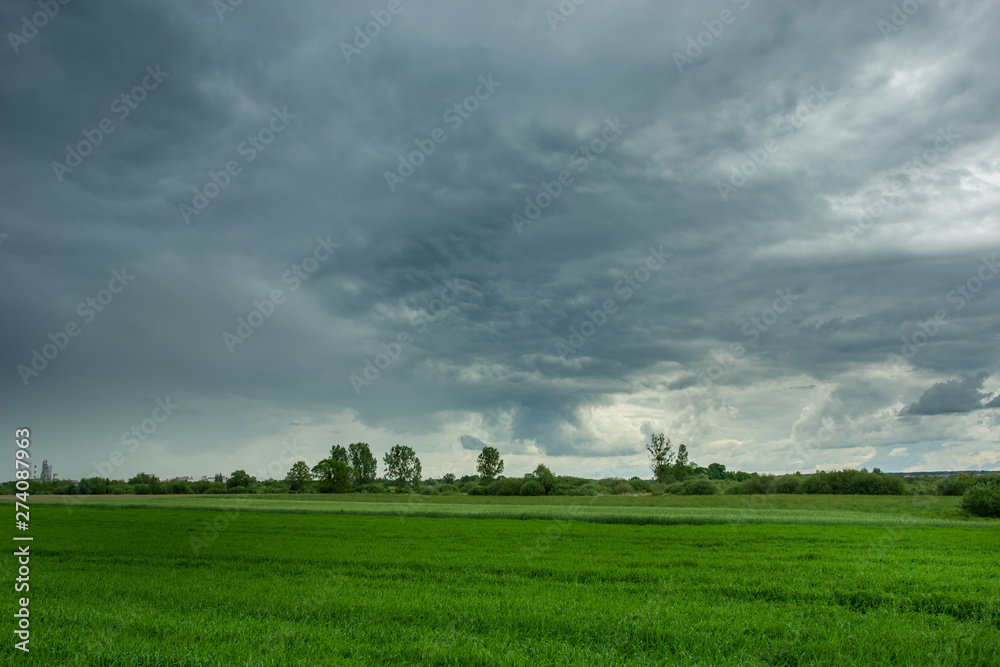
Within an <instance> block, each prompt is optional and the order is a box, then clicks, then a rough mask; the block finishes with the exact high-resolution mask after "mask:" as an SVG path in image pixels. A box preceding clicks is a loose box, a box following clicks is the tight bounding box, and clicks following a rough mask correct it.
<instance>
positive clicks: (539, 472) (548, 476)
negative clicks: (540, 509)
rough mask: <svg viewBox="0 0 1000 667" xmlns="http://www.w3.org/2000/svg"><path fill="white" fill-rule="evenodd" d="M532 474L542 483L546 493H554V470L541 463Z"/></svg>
mask: <svg viewBox="0 0 1000 667" xmlns="http://www.w3.org/2000/svg"><path fill="white" fill-rule="evenodd" d="M531 476H532V477H533V478H534V479H535V480H536V481H537V482H538V483H539V484H541V485H542V488H543V489H545V493H547V494H548V493H552V487H554V486H555V485H556V476H555V475H553V474H552V471H551V470H549V469H548V467H546V466H545V465H543V464H541V463H539V464H538V467H537V468H535V472H533V473H531ZM522 490H523V489H522ZM522 495H524V494H522Z"/></svg>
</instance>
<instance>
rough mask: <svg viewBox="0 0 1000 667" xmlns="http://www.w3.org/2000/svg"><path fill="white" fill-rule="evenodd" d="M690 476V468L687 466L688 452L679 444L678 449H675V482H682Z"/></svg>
mask: <svg viewBox="0 0 1000 667" xmlns="http://www.w3.org/2000/svg"><path fill="white" fill-rule="evenodd" d="M690 474H691V468H690V466H688V450H687V447H686V446H685V445H684V444H683V443H681V445H680V447H678V448H677V458H676V459H674V477H676V478H677V481H679V482H683V481H684V480H685V479H687V478H688V476H689V475H690Z"/></svg>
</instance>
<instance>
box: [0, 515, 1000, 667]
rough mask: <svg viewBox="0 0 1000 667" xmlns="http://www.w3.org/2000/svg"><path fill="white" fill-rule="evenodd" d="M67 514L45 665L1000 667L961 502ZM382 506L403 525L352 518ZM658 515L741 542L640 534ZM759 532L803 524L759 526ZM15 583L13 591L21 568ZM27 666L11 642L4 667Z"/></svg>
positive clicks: (45, 588)
mask: <svg viewBox="0 0 1000 667" xmlns="http://www.w3.org/2000/svg"><path fill="white" fill-rule="evenodd" d="M326 499H329V496H327V498H326ZM36 500H40V498H36ZM45 500H46V501H47V502H44V503H43V502H35V503H34V505H33V506H32V514H33V516H32V532H33V535H34V542H33V543H32V554H33V558H32V572H31V575H32V579H31V595H32V606H31V614H32V617H33V619H34V623H33V633H32V655H31V661H32V662H33V663H34V664H39V665H52V666H55V665H88V666H89V665H143V666H147V665H148V666H154V665H164V666H166V665H178V666H180V665H185V666H194V665H339V664H344V665H349V664H365V665H381V664H432V665H528V664H530V665H546V664H587V665H648V664H659V665H814V664H815V665H888V664H891V665H996V664H1000V658H998V657H997V646H1000V555H998V554H1000V530H998V528H1000V522H998V521H963V520H960V519H958V518H957V517H951V518H949V513H951V512H953V507H952V505H951V504H949V503H950V499H939V498H932V499H930V501H931V504H929V505H928V504H924V505H919V506H914V507H911V506H908V505H905V504H903V505H900V504H892V503H886V502H885V501H884V500H882V499H865V500H866V501H869V500H871V501H872V502H871V503H870V504H868V505H867V510H864V509H858V508H857V507H855V508H853V509H851V508H836V507H835V508H833V509H832V510H830V511H829V512H828V513H829V514H830V515H835V516H839V517H840V518H839V519H838V520H837V521H830V522H829V523H839V525H808V524H805V523H794V522H780V521H782V520H781V518H780V513H782V512H785V513H792V514H793V515H795V514H797V513H803V512H804V513H811V517H812V519H813V520H814V521H816V522H817V523H822V522H823V521H822V516H821V514H822V510H820V509H818V508H817V507H801V506H798V507H791V508H781V507H766V506H763V504H762V506H761V507H753V506H751V507H747V506H746V504H745V503H741V502H739V501H741V500H744V499H726V500H725V502H729V503H735V504H733V505H731V506H729V507H726V506H722V505H724V503H722V501H721V500H720V499H719V498H718V497H713V498H711V499H708V500H706V499H685V500H698V501H699V502H700V505H701V506H700V507H695V506H686V507H678V506H673V507H671V506H669V505H666V504H664V505H659V506H646V507H643V506H640V505H639V504H634V505H622V504H620V499H615V503H614V504H607V503H605V504H602V503H601V502H599V501H597V502H593V503H591V502H589V501H590V499H589V498H585V499H579V498H578V499H575V502H576V505H561V504H554V503H534V504H532V503H526V502H524V499H511V501H514V500H517V501H518V502H517V503H514V502H501V503H492V504H490V503H481V502H476V503H468V502H453V501H452V499H441V498H434V499H430V498H428V499H425V502H416V503H412V504H406V503H398V501H397V502H396V503H393V502H389V500H396V499H392V498H391V497H390V498H389V499H379V500H367V501H366V500H364V499H359V498H358V497H353V498H350V499H347V500H337V501H330V502H321V501H320V500H316V499H313V498H294V499H287V500H286V499H282V500H275V499H259V500H258V499H253V500H247V499H237V498H233V497H217V498H197V499H194V498H187V499H182V498H148V497H147V498H145V499H141V498H102V499H100V500H101V501H113V502H106V504H104V506H96V505H87V504H81V503H78V502H69V503H64V502H62V501H61V499H59V498H47V499H45ZM91 500H93V499H88V502H89V501H91ZM477 500H478V499H477ZM605 500H607V499H605ZM625 500H631V501H639V500H643V499H642V498H628V499H625ZM654 500H656V499H654ZM849 500H851V499H846V500H845V502H847V501H849ZM854 500H855V502H857V499H854ZM905 500H907V499H895V502H896V503H902V502H904V501H905ZM909 500H911V501H912V500H913V499H909ZM195 501H197V502H195ZM442 501H443V502H442ZM939 501H948V502H939ZM142 502H145V504H146V505H147V506H145V507H137V506H128V505H136V504H138V503H142ZM880 502H881V503H883V505H881V506H880V505H879V504H878V503H880ZM712 503H722V505H719V504H717V505H712ZM358 504H361V505H363V504H367V506H368V507H369V508H372V511H373V512H381V513H380V514H371V515H362V514H356V513H349V514H338V513H332V512H331V511H330V510H333V511H334V512H335V511H338V508H340V509H343V508H350V509H352V511H353V507H354V505H358ZM399 504H403V505H412V506H415V507H417V508H418V509H420V510H424V509H427V508H445V509H450V510H451V511H466V512H468V514H466V515H464V516H475V511H477V510H482V509H483V508H486V509H488V510H490V511H491V512H493V514H482V515H480V516H502V513H503V512H507V513H508V516H511V517H516V518H518V520H515V519H514V518H479V519H475V520H473V519H469V518H452V517H431V516H421V515H419V514H417V513H415V512H414V513H410V514H406V513H400V512H398V511H397V510H398V508H396V507H394V505H399ZM199 505H200V506H199ZM278 505H285V506H286V507H285V508H284V509H282V508H281V507H279V506H278ZM310 508H312V509H310ZM380 508H381V509H380ZM525 508H527V510H526V509H525ZM529 510H530V511H543V510H544V511H553V510H555V511H567V510H574V511H580V512H584V511H599V512H605V513H607V514H606V515H605V519H606V520H608V521H610V519H611V518H613V517H614V516H615V513H616V512H617V515H618V516H619V517H620V519H619V520H620V521H621V522H620V523H613V522H599V521H596V520H590V521H578V520H567V519H566V518H549V519H540V518H520V517H524V516H526V515H525V512H526V511H529ZM637 510H643V511H651V512H660V513H664V515H665V516H666V515H669V514H670V513H671V512H674V513H677V512H690V511H692V510H701V511H703V512H715V513H717V518H719V517H722V516H726V515H728V516H730V517H736V518H735V519H732V520H733V521H736V522H730V523H715V522H712V521H698V520H697V517H695V518H694V519H693V520H692V521H689V522H687V523H684V522H673V524H672V525H664V524H663V523H657V522H656V521H648V522H641V523H629V521H630V519H629V517H631V516H633V512H634V511H637ZM910 510H912V511H910ZM740 512H742V513H743V514H744V516H743V517H742V518H740V515H739V513H740ZM754 513H757V514H758V515H759V516H758V518H761V516H760V513H765V515H763V516H771V517H774V518H773V520H774V521H779V522H780V523H745V522H744V521H745V519H746V518H747V516H749V515H750V514H754ZM863 517H869V518H872V517H881V518H882V520H883V524H882V525H862V524H864V523H865V521H864V520H862V518H863ZM698 524H701V525H698ZM917 524H926V525H917ZM931 524H936V525H931ZM2 566H3V568H4V570H5V574H6V575H7V576H8V577H9V576H10V574H11V570H12V569H13V568H14V567H15V566H16V563H15V560H14V559H13V558H12V557H11V555H10V554H9V551H8V553H7V554H5V556H4V558H3V560H2ZM4 604H5V605H7V607H5V609H4V613H5V615H7V617H8V618H9V617H10V616H9V614H10V613H12V604H13V603H12V602H11V598H10V596H6V597H5V600H4ZM13 654H14V649H13V648H12V646H11V642H9V641H8V642H6V643H5V644H4V645H3V647H2V649H0V662H2V663H3V664H13V663H14V655H13ZM18 657H20V656H18Z"/></svg>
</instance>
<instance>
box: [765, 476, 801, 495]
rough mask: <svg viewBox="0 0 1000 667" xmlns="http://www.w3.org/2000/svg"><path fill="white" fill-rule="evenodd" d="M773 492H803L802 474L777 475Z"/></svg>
mask: <svg viewBox="0 0 1000 667" xmlns="http://www.w3.org/2000/svg"><path fill="white" fill-rule="evenodd" d="M772 492H773V493H802V475H782V476H781V477H776V478H775V480H774V484H773V486H772Z"/></svg>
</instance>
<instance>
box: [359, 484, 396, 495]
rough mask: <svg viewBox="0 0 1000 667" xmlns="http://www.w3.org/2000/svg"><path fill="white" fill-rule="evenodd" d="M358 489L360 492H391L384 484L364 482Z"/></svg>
mask: <svg viewBox="0 0 1000 667" xmlns="http://www.w3.org/2000/svg"><path fill="white" fill-rule="evenodd" d="M356 490H357V492H358V493H389V489H387V488H385V485H383V484H362V485H361V486H359V487H358V488H357V489H356Z"/></svg>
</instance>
